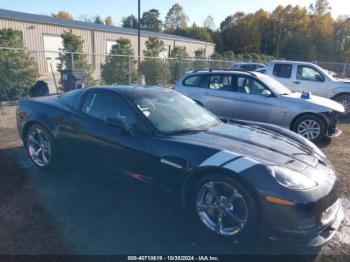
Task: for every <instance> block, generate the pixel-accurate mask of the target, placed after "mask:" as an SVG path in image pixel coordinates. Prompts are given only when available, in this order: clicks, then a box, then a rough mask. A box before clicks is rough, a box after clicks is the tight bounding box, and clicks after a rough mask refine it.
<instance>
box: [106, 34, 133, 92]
mask: <svg viewBox="0 0 350 262" xmlns="http://www.w3.org/2000/svg"><path fill="white" fill-rule="evenodd" d="M133 54H134V50H133V49H132V46H131V43H130V40H129V39H119V40H117V41H116V44H115V45H113V46H112V50H111V52H110V55H108V56H107V57H106V63H105V64H104V65H101V68H102V71H101V77H102V79H103V81H104V82H105V83H106V84H108V85H111V84H127V83H129V57H128V56H130V73H131V81H132V82H135V81H136V79H137V74H136V68H135V65H136V60H135V59H134V58H131V56H132V55H133ZM113 55H114V56H113ZM116 55H127V56H116Z"/></svg>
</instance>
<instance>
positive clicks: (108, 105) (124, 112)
mask: <svg viewBox="0 0 350 262" xmlns="http://www.w3.org/2000/svg"><path fill="white" fill-rule="evenodd" d="M82 111H83V112H84V113H86V114H88V115H90V116H93V117H95V118H98V119H101V120H107V118H114V119H123V120H125V121H126V122H127V123H129V125H130V126H136V123H137V122H136V118H135V115H134V113H133V112H132V110H131V109H130V107H129V105H128V104H127V103H126V102H125V101H124V100H122V98H120V97H119V96H117V95H111V94H106V93H98V92H96V93H94V92H92V93H89V94H88V95H87V96H86V97H85V101H84V104H83V108H82Z"/></svg>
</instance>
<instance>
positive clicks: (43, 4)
mask: <svg viewBox="0 0 350 262" xmlns="http://www.w3.org/2000/svg"><path fill="white" fill-rule="evenodd" d="M0 2H2V3H1V4H0V8H2V9H9V10H15V11H22V12H28V13H35V14H47V15H48V14H51V13H57V12H58V11H60V10H66V11H68V12H70V13H71V14H72V15H73V16H74V18H79V17H80V16H82V15H85V16H89V17H90V16H95V15H100V16H101V17H106V16H112V18H113V22H114V24H115V25H117V26H119V25H120V23H121V22H120V21H121V19H122V17H124V16H128V15H130V14H134V15H135V16H136V15H137V0H94V1H91V0H89V1H87V0H85V1H84V0H58V1H57V0H56V1H48V0H46V1H45V0H34V1H28V0H15V1H5V0H0ZM176 2H177V3H179V4H180V5H182V6H183V7H184V10H185V12H186V14H187V16H188V17H189V19H190V21H189V22H190V24H192V23H193V22H195V23H196V24H198V25H202V24H203V21H204V19H205V18H206V17H207V16H209V15H211V16H212V17H213V18H214V21H215V24H216V26H219V25H220V23H221V22H222V21H223V20H224V19H225V18H226V17H227V16H229V15H231V14H233V13H235V12H237V11H243V12H246V13H249V12H254V11H257V10H258V9H260V8H263V9H265V10H267V11H272V10H273V9H274V8H275V7H276V6H278V5H280V4H281V5H288V4H292V5H297V4H298V5H300V6H303V7H308V6H309V5H310V3H313V2H314V0H141V12H143V11H146V10H149V9H152V8H155V9H158V10H159V11H160V14H161V19H162V20H164V17H165V15H166V13H167V11H168V10H169V8H170V7H171V6H172V5H173V4H174V3H176ZM329 2H330V4H331V6H332V15H333V17H335V18H336V17H338V16H339V15H349V16H350V0H329Z"/></svg>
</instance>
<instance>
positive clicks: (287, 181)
mask: <svg viewBox="0 0 350 262" xmlns="http://www.w3.org/2000/svg"><path fill="white" fill-rule="evenodd" d="M271 174H272V176H273V177H274V178H275V179H276V181H277V182H278V183H279V184H280V185H282V186H284V187H287V188H290V189H294V190H307V189H311V188H314V187H316V186H317V183H316V182H315V181H314V180H312V179H310V178H308V177H306V176H305V175H303V174H301V173H298V172H295V171H293V170H290V169H288V168H285V167H277V166H274V167H271Z"/></svg>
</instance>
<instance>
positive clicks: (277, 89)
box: [259, 75, 292, 95]
mask: <svg viewBox="0 0 350 262" xmlns="http://www.w3.org/2000/svg"><path fill="white" fill-rule="evenodd" d="M259 80H261V81H262V82H263V83H264V84H265V85H267V86H268V87H269V88H270V89H271V91H272V92H274V93H275V94H278V95H289V94H291V93H292V91H291V90H290V89H289V88H288V87H286V86H285V85H283V84H282V83H281V82H279V81H277V80H276V79H274V78H272V77H270V76H265V75H264V76H262V77H259Z"/></svg>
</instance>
